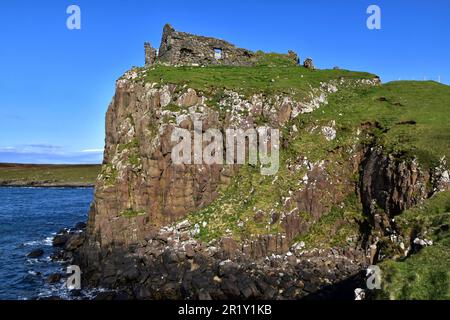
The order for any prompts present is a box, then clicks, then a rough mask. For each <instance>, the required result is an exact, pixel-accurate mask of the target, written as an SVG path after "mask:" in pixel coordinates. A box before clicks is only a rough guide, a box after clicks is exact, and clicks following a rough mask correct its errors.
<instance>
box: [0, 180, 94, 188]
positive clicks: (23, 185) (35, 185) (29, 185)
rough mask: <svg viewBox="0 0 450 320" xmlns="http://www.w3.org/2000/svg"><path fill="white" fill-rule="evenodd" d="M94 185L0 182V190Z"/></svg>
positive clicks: (91, 185) (88, 185)
mask: <svg viewBox="0 0 450 320" xmlns="http://www.w3.org/2000/svg"><path fill="white" fill-rule="evenodd" d="M94 187H95V184H93V183H92V184H91V183H88V184H81V183H79V184H77V183H74V184H67V183H62V184H59V183H41V182H29V183H28V182H27V183H18V182H11V183H9V182H3V181H0V188H94Z"/></svg>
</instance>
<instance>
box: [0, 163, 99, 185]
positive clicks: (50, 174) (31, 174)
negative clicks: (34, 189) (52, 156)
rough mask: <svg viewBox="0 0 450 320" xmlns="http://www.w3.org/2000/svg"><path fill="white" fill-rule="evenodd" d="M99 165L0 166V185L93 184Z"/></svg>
mask: <svg viewBox="0 0 450 320" xmlns="http://www.w3.org/2000/svg"><path fill="white" fill-rule="evenodd" d="M100 167H101V166H100V165H19V164H0V183H1V182H6V181H9V182H16V183H22V184H27V183H42V182H46V183H55V184H94V183H95V180H96V178H97V176H98V174H99V173H100V170H101V169H100Z"/></svg>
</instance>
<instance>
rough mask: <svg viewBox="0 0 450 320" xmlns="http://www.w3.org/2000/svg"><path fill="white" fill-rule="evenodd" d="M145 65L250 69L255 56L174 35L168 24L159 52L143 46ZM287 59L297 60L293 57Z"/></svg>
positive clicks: (214, 42)
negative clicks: (214, 66) (241, 67)
mask: <svg viewBox="0 0 450 320" xmlns="http://www.w3.org/2000/svg"><path fill="white" fill-rule="evenodd" d="M144 47H145V65H146V66H150V65H153V64H155V63H162V64H166V65H171V66H181V65H183V66H205V65H224V66H245V67H247V66H254V65H255V64H256V62H257V57H256V54H255V53H254V52H252V51H250V50H247V49H242V48H237V47H236V46H235V45H233V44H231V43H229V42H227V41H224V40H220V39H216V38H210V37H204V36H197V35H194V34H190V33H186V32H180V31H176V30H175V29H174V28H173V27H172V26H171V25H170V24H166V25H165V26H164V30H163V35H162V40H161V45H160V47H159V51H157V50H156V49H155V48H153V47H152V46H151V45H150V43H148V42H146V43H145V45H144ZM289 56H290V57H292V58H293V59H297V60H298V56H297V54H295V53H294V52H292V51H290V52H289Z"/></svg>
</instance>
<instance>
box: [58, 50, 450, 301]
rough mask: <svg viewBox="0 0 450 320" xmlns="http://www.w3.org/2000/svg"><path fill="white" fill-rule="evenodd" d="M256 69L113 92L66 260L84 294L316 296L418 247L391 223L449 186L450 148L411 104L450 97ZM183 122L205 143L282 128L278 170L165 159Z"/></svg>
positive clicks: (303, 71) (125, 81)
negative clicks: (87, 207)
mask: <svg viewBox="0 0 450 320" xmlns="http://www.w3.org/2000/svg"><path fill="white" fill-rule="evenodd" d="M258 59H259V62H258V64H257V66H255V67H252V68H240V67H233V68H223V67H206V68H200V67H180V68H177V67H167V66H159V65H157V66H149V67H147V68H135V69H132V70H130V71H129V72H127V73H126V74H125V75H124V76H123V77H121V78H120V79H119V80H118V81H117V84H116V93H115V96H114V98H113V101H112V102H111V105H110V107H109V109H108V112H107V115H106V146H105V155H104V163H103V167H102V172H101V174H100V175H99V177H98V179H97V183H96V189H95V200H94V203H93V204H92V207H91V212H90V215H89V222H88V228H87V234H86V235H85V241H84V243H81V242H80V243H79V244H78V245H77V246H76V248H71V250H69V254H66V257H68V258H70V259H74V260H75V262H76V263H78V264H80V265H81V266H82V268H83V271H84V274H85V283H86V284H89V285H96V286H98V285H100V286H104V287H109V288H123V289H125V290H127V292H128V294H129V295H130V296H132V297H134V298H153V299H160V298H199V299H209V298H215V299H219V298H244V299H246V298H266V299H272V298H289V299H293V298H301V297H305V296H308V295H309V296H311V297H312V296H313V295H312V294H315V295H316V297H327V296H333V295H334V294H336V291H335V289H333V288H335V287H333V286H330V285H331V284H336V283H344V282H345V281H346V280H348V279H353V278H354V277H357V279H359V280H358V281H361V278H358V277H359V275H360V272H362V271H363V270H364V269H365V268H366V267H367V265H369V264H372V263H375V262H377V261H381V260H383V259H386V258H395V257H398V256H402V255H403V256H404V255H406V256H407V255H408V254H409V253H408V252H410V250H411V249H412V246H413V243H412V242H413V240H414V239H410V238H409V237H407V236H406V235H405V234H402V229H401V228H400V227H398V226H397V224H396V223H395V218H396V217H397V216H399V215H401V214H402V213H403V212H404V211H405V210H407V209H409V208H412V207H415V206H417V205H420V204H423V203H424V202H426V201H427V199H429V198H430V197H432V196H433V195H434V194H436V193H439V192H441V191H443V190H446V189H448V186H449V177H448V170H447V166H446V163H445V160H444V159H445V156H447V157H448V156H449V153H448V149H445V148H443V149H440V150H439V151H437V152H436V150H435V149H433V150H430V148H429V144H428V143H426V138H427V136H426V135H418V132H416V131H415V130H422V129H423V127H420V128H417V126H416V123H417V121H420V119H419V118H417V117H418V115H417V114H416V113H415V112H416V111H417V108H419V107H417V106H416V105H415V97H413V96H412V94H413V93H414V94H415V93H417V92H421V94H423V95H426V94H427V92H429V90H430V89H431V88H434V89H435V90H442V92H441V93H440V94H444V93H445V95H447V94H448V89H447V88H445V89H444V88H441V87H439V88H435V87H434V85H430V87H429V88H425V89H422V88H419V89H418V88H413V89H410V86H413V85H411V84H407V85H406V87H403V84H397V85H395V84H394V85H391V86H389V85H387V87H386V86H381V84H380V81H379V79H378V78H377V77H376V76H374V75H370V74H365V73H352V72H349V71H345V70H310V69H307V68H303V67H299V66H297V65H296V63H293V62H292V60H290V59H289V58H286V57H285V56H281V55H280V56H277V55H260V56H259V58H258ZM392 86H393V87H392ZM425 87H426V85H425ZM421 90H422V91H421ZM393 91H398V92H399V94H398V95H394V94H393V93H392V92H393ZM429 101H431V102H430V103H432V100H429ZM436 103H438V102H436ZM407 108H409V109H407ZM406 110H408V112H407V111H406ZM436 112H437V110H436ZM405 117H406V118H405ZM408 117H414V118H415V119H411V118H408ZM418 119H419V120H418ZM413 120H414V121H413ZM194 121H200V122H201V123H202V128H201V129H200V130H201V132H198V133H201V134H203V133H205V132H207V130H208V129H211V128H213V129H217V130H218V131H219V132H225V130H226V129H229V128H233V129H242V130H246V129H251V128H257V127H270V128H276V129H278V130H280V163H279V170H278V171H277V172H276V174H274V175H271V176H264V175H261V173H260V170H259V169H260V168H259V167H258V166H255V165H250V164H243V165H237V164H224V163H220V164H213V165H209V164H205V163H202V164H175V163H173V160H172V152H173V148H174V146H175V145H176V144H177V143H178V141H173V139H172V133H173V132H174V130H175V129H176V128H183V129H186V130H188V131H194ZM426 125H429V126H431V125H433V126H436V124H435V123H431V124H430V123H426V122H425V121H424V122H423V126H424V127H426ZM405 128H407V129H405ZM447 129H448V128H446V127H445V126H444V127H443V129H442V130H443V131H442V132H444V133H445V134H448V132H447ZM436 130H440V129H439V128H438V129H436ZM416 137H420V138H417V139H416ZM399 141H400V142H401V144H399ZM411 141H412V142H411ZM206 145H207V142H205V141H203V143H202V147H205V146H206ZM226 149H227V145H226V144H224V145H223V153H224V154H225V153H226V151H227V150H226ZM247 156H248V155H247ZM443 157H444V158H443ZM352 277H353V278H352ZM355 279H356V278H355ZM354 283H356V282H354ZM354 289H355V288H354V287H351V286H350V287H349V288H346V291H345V292H346V295H347V297H351V296H352V294H353V290H354ZM341 293H342V292H341Z"/></svg>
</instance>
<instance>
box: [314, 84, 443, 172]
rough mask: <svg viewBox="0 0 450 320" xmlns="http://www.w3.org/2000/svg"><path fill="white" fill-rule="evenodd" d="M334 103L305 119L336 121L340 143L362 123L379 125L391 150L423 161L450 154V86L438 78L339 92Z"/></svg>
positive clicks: (383, 142)
mask: <svg viewBox="0 0 450 320" xmlns="http://www.w3.org/2000/svg"><path fill="white" fill-rule="evenodd" d="M329 100H330V105H329V106H327V107H325V108H322V109H320V110H317V112H315V113H313V114H311V115H308V116H306V117H305V121H306V122H307V123H308V122H312V121H315V122H318V123H322V122H327V121H330V120H335V121H336V125H337V127H338V128H339V130H338V140H339V141H338V142H337V144H347V143H349V141H348V139H349V138H350V139H351V133H352V132H353V130H355V128H357V127H360V126H361V125H362V124H365V123H367V124H368V123H370V124H372V125H373V126H375V127H377V128H378V132H374V133H376V134H378V138H379V139H378V142H379V143H380V144H381V145H383V146H385V147H386V148H387V150H388V151H389V152H393V153H396V154H402V153H406V154H408V155H412V156H417V157H418V158H419V160H420V161H421V163H422V164H423V165H431V164H433V163H436V162H437V161H438V160H439V159H440V158H442V157H443V156H446V158H447V159H449V157H450V87H449V86H446V85H442V84H439V83H436V82H431V81H430V82H415V81H399V82H391V83H388V84H385V85H383V86H381V87H375V88H371V89H368V90H360V91H354V90H353V91H347V92H340V94H337V95H334V96H331V97H330V99H329Z"/></svg>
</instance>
